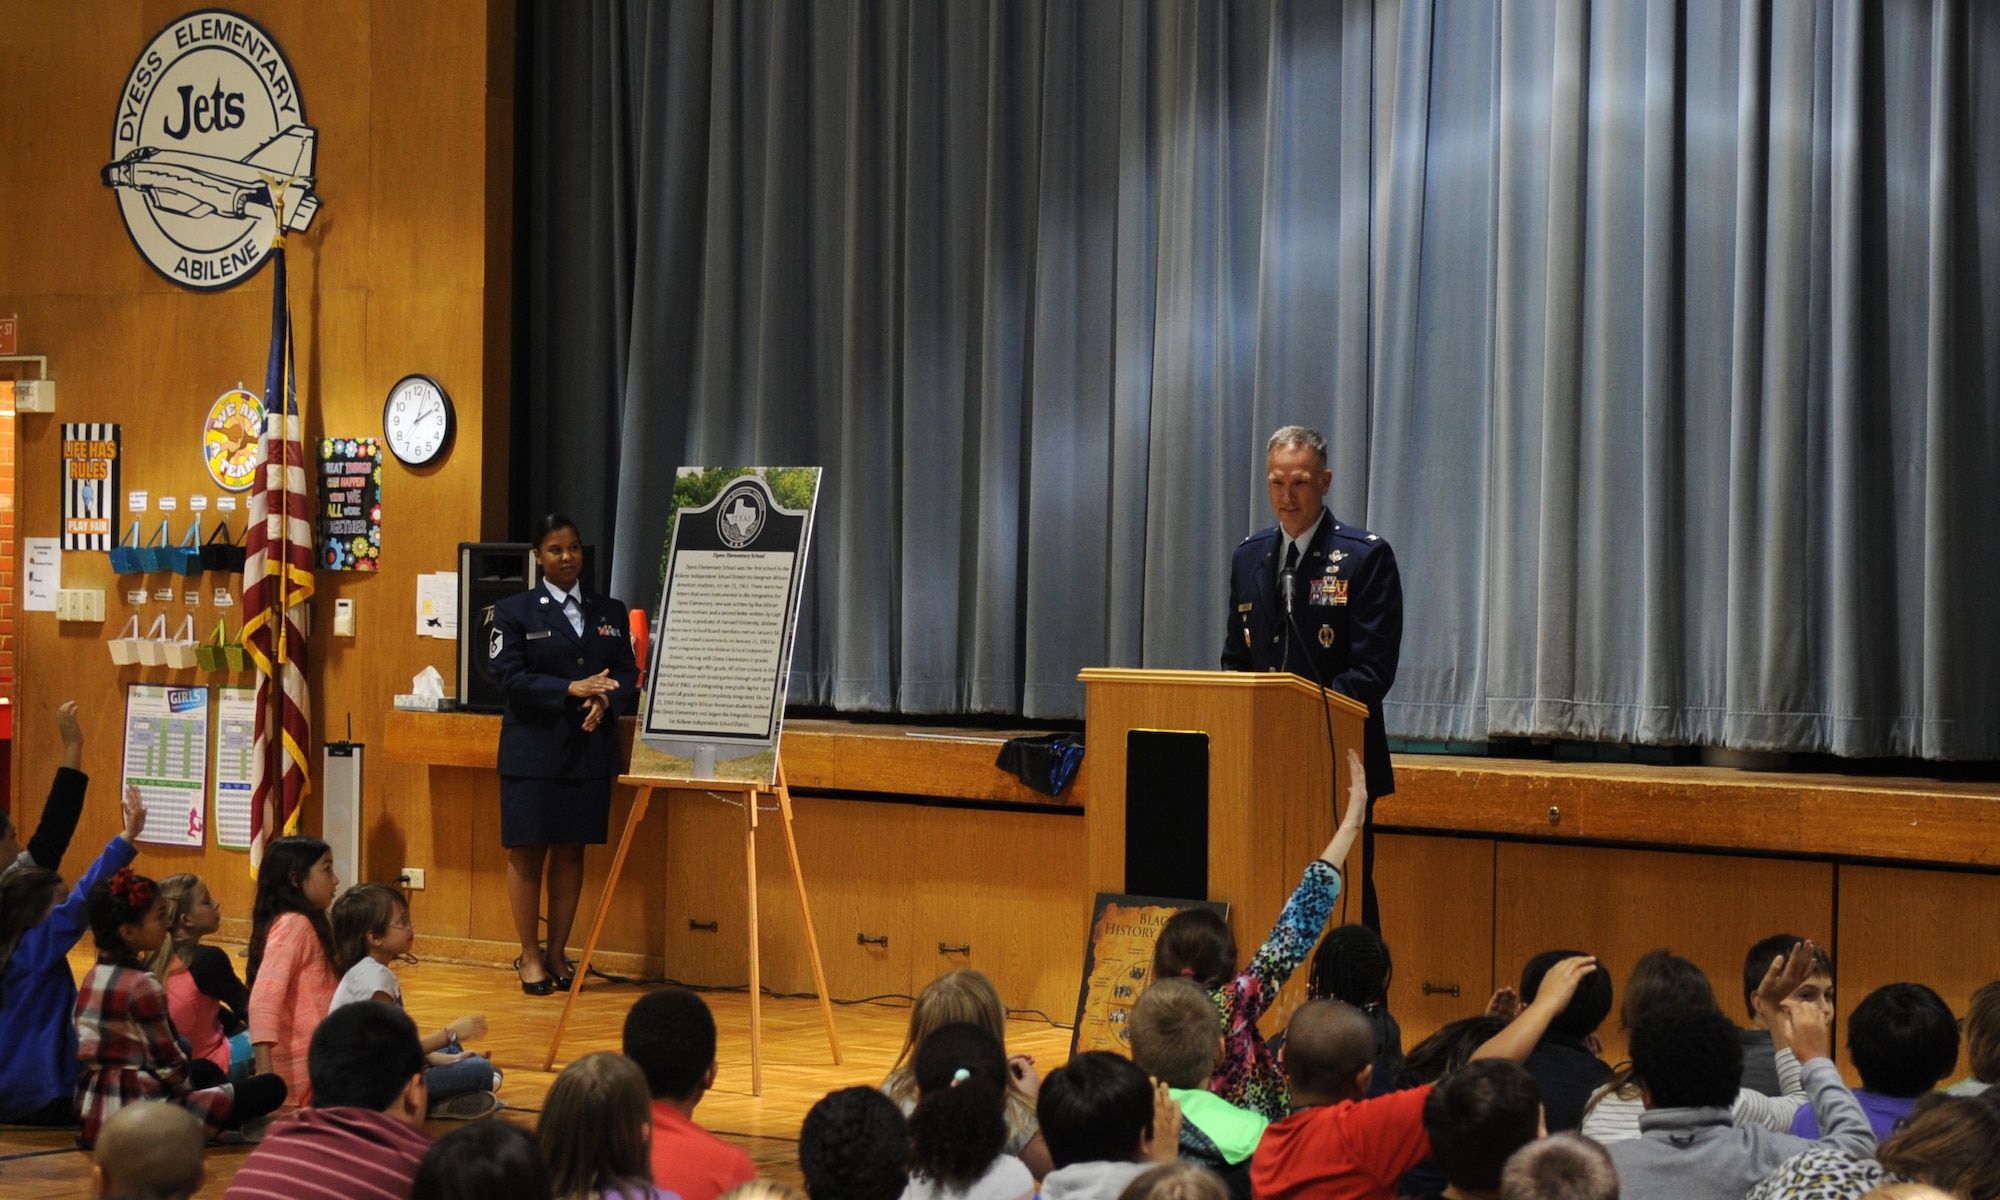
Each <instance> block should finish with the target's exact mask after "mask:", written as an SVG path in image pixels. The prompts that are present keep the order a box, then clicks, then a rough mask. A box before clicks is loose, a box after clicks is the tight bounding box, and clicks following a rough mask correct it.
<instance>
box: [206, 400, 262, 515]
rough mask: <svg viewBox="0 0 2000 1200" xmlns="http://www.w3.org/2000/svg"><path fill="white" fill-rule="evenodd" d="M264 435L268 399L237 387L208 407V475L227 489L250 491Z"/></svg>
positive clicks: (255, 477)
mask: <svg viewBox="0 0 2000 1200" xmlns="http://www.w3.org/2000/svg"><path fill="white" fill-rule="evenodd" d="M263 436H264V401H263V400H262V399H260V398H259V397H258V395H257V393H255V392H252V391H248V390H246V389H244V388H240V387H235V388H231V389H229V390H228V391H226V392H224V393H222V394H221V395H220V396H217V397H216V398H215V403H214V404H211V405H209V406H208V420H206V421H204V422H202V426H201V459H202V462H204V463H206V464H207V466H208V477H209V478H210V479H213V480H215V482H216V484H217V486H219V487H221V488H222V489H223V490H224V491H230V492H242V491H247V490H249V487H250V485H251V484H252V483H254V482H256V480H257V451H258V448H259V439H261V438H262V437H263Z"/></svg>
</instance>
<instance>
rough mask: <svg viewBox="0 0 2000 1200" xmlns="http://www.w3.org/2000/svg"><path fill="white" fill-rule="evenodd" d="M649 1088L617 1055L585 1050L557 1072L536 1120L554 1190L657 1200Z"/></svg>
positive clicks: (594, 1197)
mask: <svg viewBox="0 0 2000 1200" xmlns="http://www.w3.org/2000/svg"><path fill="white" fill-rule="evenodd" d="M652 1107H653V1098H652V1094H651V1093H650V1092H649V1091H648V1090H647V1088H646V1076H645V1073H644V1072H642V1071H640V1070H639V1067H638V1065H637V1064H636V1063H634V1062H633V1061H632V1060H631V1059H629V1058H626V1057H625V1056H624V1055H622V1054H613V1053H611V1052H610V1051H606V1050H601V1051H599V1052H597V1053H596V1054H586V1055H584V1056H583V1057H582V1058H579V1059H577V1060H576V1061H575V1062H573V1063H571V1064H570V1065H569V1066H567V1067H564V1068H563V1073H562V1074H560V1075H558V1076H556V1081H555V1083H554V1084H552V1085H550V1087H549V1095H548V1099H547V1100H545V1101H543V1103H542V1119H541V1121H540V1123H539V1124H537V1126H536V1127H535V1136H536V1139H537V1140H538V1141H539V1142H540V1143H541V1147H542V1158H543V1159H544V1160H546V1161H547V1162H548V1165H549V1183H550V1185H551V1187H550V1190H551V1191H552V1192H553V1193H554V1194H555V1195H557V1196H563V1197H571V1196H577V1197H589V1198H591V1200H660V1198H661V1197H662V1196H664V1195H666V1193H663V1192H661V1191H660V1190H659V1189H658V1188H657V1187H655V1186H654V1185H653V1159H652V1148H653V1136H652V1135H653V1126H652Z"/></svg>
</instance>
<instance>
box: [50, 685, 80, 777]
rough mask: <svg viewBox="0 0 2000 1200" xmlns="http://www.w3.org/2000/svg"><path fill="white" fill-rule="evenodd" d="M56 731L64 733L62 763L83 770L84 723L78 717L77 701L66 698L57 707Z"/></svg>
mask: <svg viewBox="0 0 2000 1200" xmlns="http://www.w3.org/2000/svg"><path fill="white" fill-rule="evenodd" d="M56 732H57V733H59V734H61V735H62V747H63V750H62V765H63V766H65V767H68V768H69V769H70V770H72V771H81V770H83V723H82V722H80V721H78V720H77V719H76V701H74V700H65V701H63V703H62V707H60V708H58V709H56Z"/></svg>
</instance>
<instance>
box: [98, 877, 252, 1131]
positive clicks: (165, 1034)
mask: <svg viewBox="0 0 2000 1200" xmlns="http://www.w3.org/2000/svg"><path fill="white" fill-rule="evenodd" d="M84 907H85V909H86V911H87V912H88V913H89V916H90V934H91V937H92V939H93V940H95V941H96V943H97V965H96V966H95V967H93V968H91V971H90V974H88V975H86V976H85V977H84V981H83V986H82V987H81V988H80V989H79V990H78V993H77V1000H76V1036H77V1063H78V1064H79V1066H80V1067H81V1068H82V1069H81V1072H80V1074H79V1075H78V1077H77V1082H76V1108H77V1115H78V1117H79V1118H80V1120H81V1121H82V1123H83V1132H82V1133H81V1134H80V1135H78V1138H77V1140H78V1141H79V1142H80V1143H81V1144H82V1145H84V1146H85V1147H89V1146H92V1145H95V1144H96V1142H97V1135H98V1133H99V1132H100V1131H101V1130H102V1129H103V1128H104V1123H105V1122H106V1121H107V1120H109V1119H110V1118H111V1116H112V1115H113V1114H115V1113H116V1112H117V1111H118V1110H119V1109H121V1108H123V1107H124V1106H125V1105H127V1104H134V1103H137V1102H138V1101H141V1100H165V1101H168V1102H169V1103H172V1104H178V1105H180V1106H181V1107H182V1108H185V1109H187V1110H188V1111H190V1112H192V1113H193V1114H194V1115H195V1116H197V1117H199V1118H200V1119H201V1121H202V1124H203V1125H205V1126H206V1127H207V1129H208V1132H209V1134H210V1135H211V1136H213V1135H214V1134H217V1133H220V1132H221V1131H222V1130H223V1129H225V1128H228V1129H240V1128H242V1127H243V1125H244V1124H245V1123H246V1122H248V1121H251V1120H254V1119H255V1118H257V1117H261V1116H263V1115H265V1114H266V1113H269V1112H272V1111H273V1110H275V1109H276V1108H277V1107H278V1106H279V1105H280V1104H283V1103H284V1102H285V1085H284V1081H283V1080H281V1079H279V1078H277V1077H276V1076H274V1075H253V1076H251V1077H250V1078H248V1079H245V1080H244V1081H243V1082H242V1083H240V1084H231V1083H229V1082H228V1077H227V1074H226V1073H225V1072H223V1071H221V1070H220V1069H218V1068H217V1067H216V1066H215V1065H214V1064H213V1063H210V1062H209V1061H207V1060H206V1059H202V1060H199V1061H198V1062H195V1061H191V1060H190V1059H189V1058H188V1056H187V1052H186V1051H185V1050H183V1049H181V1044H180V1040H179V1039H178V1038H177V1037H175V1036H174V1025H173V1020H172V1019H171V1018H170V1017H168V1015H167V992H166V989H165V988H163V987H161V986H160V981H159V980H157V979H155V978H153V973H152V972H151V971H149V970H147V969H146V963H145V960H146V957H147V956H149V955H151V954H152V953H153V952H154V951H155V950H158V949H159V948H160V946H161V944H162V943H163V942H165V941H166V939H167V927H166V923H165V921H164V919H163V918H164V916H165V908H166V906H165V904H164V903H163V902H162V901H161V899H160V893H159V888H158V886H157V885H155V884H154V882H153V881H152V880H150V879H148V878H146V877H145V876H144V875H137V874H134V873H133V871H132V868H130V867H124V868H121V869H120V870H119V871H118V872H117V873H116V874H114V875H113V876H112V877H111V878H109V879H103V880H99V881H98V882H97V883H95V884H93V885H91V888H90V894H89V896H88V897H87V898H86V899H85V901H84ZM197 1068H206V1074H207V1078H203V1077H202V1075H203V1072H202V1071H201V1070H198V1069H197Z"/></svg>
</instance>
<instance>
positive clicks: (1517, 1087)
mask: <svg viewBox="0 0 2000 1200" xmlns="http://www.w3.org/2000/svg"><path fill="white" fill-rule="evenodd" d="M1546 1132H1547V1131H1546V1130H1544V1129H1543V1128H1542V1089H1541V1088H1540V1087H1538V1086H1536V1084H1535V1077H1534V1076H1533V1075H1530V1074H1528V1072H1527V1070H1526V1069H1525V1068H1523V1067H1522V1066H1521V1065H1520V1064H1519V1063H1512V1062H1508V1061H1507V1060H1506V1059H1504V1058H1482V1059H1480V1060H1479V1061H1478V1062H1474V1063H1467V1064H1466V1065H1465V1066H1464V1067H1463V1068H1461V1069H1459V1070H1457V1071H1453V1072H1452V1073H1451V1074H1449V1075H1447V1076H1445V1077H1444V1078H1443V1079H1442V1080H1440V1081H1438V1085H1437V1086H1436V1087H1434V1088H1432V1089H1431V1094H1430V1098H1429V1099H1428V1100H1425V1101H1424V1134H1425V1136H1427V1137H1429V1138H1430V1142H1431V1157H1432V1158H1434V1159H1436V1160H1437V1165H1438V1167H1439V1169H1440V1170H1442V1171H1443V1172H1444V1177H1445V1180H1446V1181H1447V1184H1448V1186H1446V1187H1445V1188H1444V1189H1443V1191H1442V1192H1441V1193H1439V1194H1441V1195H1442V1196H1443V1197H1445V1200H1494V1198H1496V1197H1498V1196H1499V1194H1500V1172H1501V1169H1502V1168H1504V1167H1505V1166H1506V1165H1507V1160H1508V1158H1510V1157H1511V1156H1512V1155H1513V1153H1514V1152H1515V1151H1516V1150H1519V1149H1520V1148H1521V1147H1523V1146H1525V1145H1527V1144H1528V1143H1529V1142H1532V1141H1534V1140H1535V1139H1537V1138H1539V1137H1542V1136H1544V1134H1545V1133H1546Z"/></svg>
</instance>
